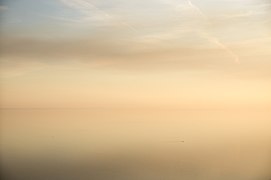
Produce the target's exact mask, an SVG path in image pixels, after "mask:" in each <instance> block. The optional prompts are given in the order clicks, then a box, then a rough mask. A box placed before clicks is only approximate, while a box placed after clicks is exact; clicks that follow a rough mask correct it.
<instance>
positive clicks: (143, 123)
mask: <svg viewBox="0 0 271 180" xmlns="http://www.w3.org/2000/svg"><path fill="white" fill-rule="evenodd" d="M270 118H271V113H270V112H264V111H261V112H260V111H258V112H245V111H180V110H127V109H126V110H124V109H95V110H89V109H84V110H83V109H81V110H80V109H78V110H71V109H70V110H67V109H66V110H53V109H51V110H49V109H48V110H11V109H10V110H1V170H2V172H3V175H2V176H3V179H7V180H9V179H10V180H11V179H12V180H13V179H27V180H29V179H37V180H39V179H50V180H52V179H58V180H59V179H82V180H85V179H91V180H109V179H110V180H112V179H117V180H121V179H137V180H144V179H146V180H153V179H155V180H157V179H167V180H171V179H172V180H173V179H184V180H199V179H200V180H204V179H208V180H210V179H214V180H218V179H219V180H224V179H225V180H254V179H255V180H259V179H263V180H264V179H270V178H271V177H270V176H271V175H270V169H271V167H270V165H271V146H270V145H271V144H270V143H271V131H270V127H271V121H270Z"/></svg>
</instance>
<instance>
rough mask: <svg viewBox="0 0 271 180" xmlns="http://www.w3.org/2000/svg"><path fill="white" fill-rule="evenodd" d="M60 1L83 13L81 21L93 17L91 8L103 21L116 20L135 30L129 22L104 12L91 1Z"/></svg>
mask: <svg viewBox="0 0 271 180" xmlns="http://www.w3.org/2000/svg"><path fill="white" fill-rule="evenodd" d="M61 2H62V3H63V4H64V5H66V6H69V7H71V8H74V9H76V10H77V11H79V12H81V13H83V14H84V16H83V18H81V19H80V20H81V21H82V22H86V21H88V20H90V19H91V18H92V17H93V10H94V11H96V12H97V14H96V15H97V16H98V17H99V18H102V20H103V21H107V20H108V21H109V22H111V23H112V22H117V23H118V24H119V25H121V26H124V27H127V28H128V29H130V30H131V31H133V32H137V29H136V28H135V27H134V26H132V25H130V24H129V23H127V22H126V21H124V20H120V19H117V18H116V17H115V16H114V15H111V14H109V13H108V12H106V11H105V10H102V9H101V8H99V7H97V6H96V5H94V4H93V3H91V2H89V1H86V0H61Z"/></svg>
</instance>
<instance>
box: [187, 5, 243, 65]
mask: <svg viewBox="0 0 271 180" xmlns="http://www.w3.org/2000/svg"><path fill="white" fill-rule="evenodd" d="M187 2H188V4H189V6H190V7H191V8H193V9H195V10H196V11H197V12H199V14H200V15H201V16H202V17H204V19H206V20H207V21H208V23H210V21H209V18H208V16H207V15H205V13H204V12H203V11H202V10H201V9H200V8H199V7H198V6H196V5H195V4H194V3H192V1H191V0H187ZM200 35H202V37H205V38H206V39H207V40H208V41H209V42H211V43H214V44H216V45H218V46H219V47H220V48H222V49H223V50H224V51H225V52H227V53H228V54H229V55H231V57H233V59H234V61H235V63H237V64H240V60H239V57H238V55H237V54H235V53H234V52H233V51H232V50H231V49H230V48H229V47H228V46H226V45H225V44H224V43H222V42H221V41H220V40H219V39H218V38H217V37H215V36H212V35H210V34H209V33H207V32H200Z"/></svg>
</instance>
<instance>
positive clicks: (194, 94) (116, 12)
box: [0, 0, 271, 109]
mask: <svg viewBox="0 0 271 180" xmlns="http://www.w3.org/2000/svg"><path fill="white" fill-rule="evenodd" d="M270 6H271V4H270V2H269V1H268V0H216V1H215V0H191V1H189V0H46V1H44V0H13V1H1V4H0V13H1V17H2V18H1V22H0V23H1V36H0V38H1V60H0V63H1V68H0V75H1V79H0V85H1V86H0V88H1V92H0V96H1V107H4V108H13V107H23V108H27V107H97V106H99V107H105V106H106V107H107V106H110V107H112V106H114V107H118V106H121V107H123V106H125V107H126V106H132V107H134V106H136V107H169V108H171V107H174V108H189V109H190V108H193V109H198V108H269V107H271V24H270V23H271V22H270V20H269V19H270V8H271V7H270Z"/></svg>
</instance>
